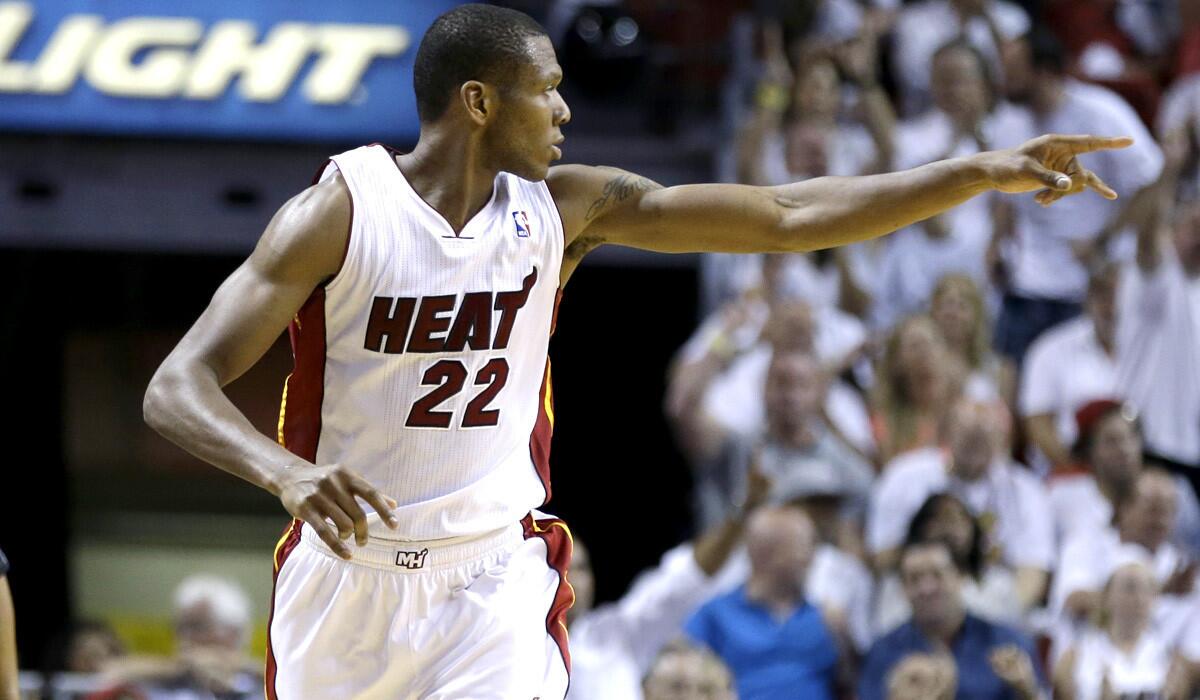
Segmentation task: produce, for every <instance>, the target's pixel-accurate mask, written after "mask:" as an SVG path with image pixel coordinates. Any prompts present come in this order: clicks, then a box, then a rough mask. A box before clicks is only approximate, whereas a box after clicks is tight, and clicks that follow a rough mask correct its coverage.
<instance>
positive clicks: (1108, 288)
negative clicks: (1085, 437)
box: [1019, 265, 1118, 472]
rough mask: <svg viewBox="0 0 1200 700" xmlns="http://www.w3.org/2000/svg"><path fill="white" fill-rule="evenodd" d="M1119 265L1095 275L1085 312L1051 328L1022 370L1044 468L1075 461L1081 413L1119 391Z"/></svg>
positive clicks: (1038, 460)
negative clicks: (1089, 404) (1077, 422)
mask: <svg viewBox="0 0 1200 700" xmlns="http://www.w3.org/2000/svg"><path fill="white" fill-rule="evenodd" d="M1117 277H1118V273H1117V268H1116V267H1115V266H1113V265H1105V266H1103V267H1101V268H1099V269H1098V270H1096V271H1095V272H1093V273H1092V276H1091V279H1090V281H1089V283H1088V294H1087V302H1086V305H1085V312H1086V313H1085V314H1084V315H1083V316H1080V317H1078V318H1075V319H1072V320H1070V321H1066V322H1065V323H1062V324H1060V325H1058V326H1055V327H1054V328H1052V329H1050V330H1049V331H1047V332H1046V333H1045V334H1043V335H1042V336H1041V337H1039V338H1038V339H1037V341H1036V342H1034V344H1033V345H1032V346H1031V347H1030V349H1029V355H1028V357H1027V358H1026V361H1025V365H1024V367H1023V369H1022V376H1021V388H1020V401H1019V405H1020V411H1021V418H1022V421H1023V424H1024V427H1025V432H1026V434H1027V435H1028V436H1029V440H1030V442H1031V443H1032V444H1033V446H1035V447H1036V448H1037V451H1036V452H1035V453H1034V454H1033V455H1032V457H1031V459H1032V461H1033V464H1034V465H1035V467H1036V468H1037V469H1038V471H1042V472H1045V471H1049V470H1062V469H1066V468H1068V467H1069V466H1070V464H1071V453H1070V449H1069V448H1070V445H1071V443H1073V442H1074V441H1075V412H1076V411H1078V410H1079V409H1080V408H1082V407H1083V405H1084V404H1086V403H1087V402H1089V401H1093V400H1096V399H1103V398H1110V397H1112V396H1115V395H1116V388H1117V386H1116V385H1117V377H1116V374H1117V367H1116V357H1115V353H1116V325H1117V318H1116V315H1117V308H1116V290H1117Z"/></svg>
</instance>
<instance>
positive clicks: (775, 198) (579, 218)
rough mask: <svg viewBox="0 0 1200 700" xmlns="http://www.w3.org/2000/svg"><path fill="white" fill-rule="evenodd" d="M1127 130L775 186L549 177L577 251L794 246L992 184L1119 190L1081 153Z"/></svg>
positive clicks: (581, 170)
mask: <svg viewBox="0 0 1200 700" xmlns="http://www.w3.org/2000/svg"><path fill="white" fill-rule="evenodd" d="M1130 143H1132V140H1131V139H1129V138H1125V137H1118V138H1106V137H1096V136H1040V137H1038V138H1036V139H1033V140H1031V141H1028V142H1026V143H1025V144H1023V145H1022V146H1020V147H1018V148H1015V149H1011V150H1004V151H987V152H984V153H979V154H976V155H973V156H968V157H965V158H955V159H951V160H942V161H938V162H935V163H930V164H928V165H923V166H920V167H918V168H913V169H912V170H906V171H903V172H897V173H887V174H883V175H866V176H861V177H822V178H816V179H813V180H806V181H804V182H798V183H794V184H790V185H781V186H778V187H753V186H748V185H728V184H711V185H682V186H678V187H667V188H664V187H661V186H660V185H658V184H656V183H654V182H652V181H650V180H647V179H645V178H642V177H639V176H637V175H633V174H631V173H628V172H625V171H622V170H617V169H613V168H595V167H588V166H572V165H566V166H559V167H556V168H553V169H551V171H550V175H549V177H548V178H547V184H548V185H549V186H550V188H551V191H552V192H553V194H554V196H555V201H556V202H558V204H559V207H560V209H561V211H562V214H563V220H564V225H565V226H566V229H567V237H568V241H569V242H570V245H569V246H568V251H567V252H568V255H567V261H566V262H565V265H564V273H565V274H569V270H570V269H571V265H572V262H573V261H577V258H578V257H580V256H581V255H582V253H584V252H586V251H587V250H588V249H590V248H593V247H595V246H597V245H600V244H602V243H615V244H618V245H627V246H632V247H636V248H645V249H648V250H656V251H661V252H668V253H678V252H694V251H718V252H733V253H751V252H797V251H808V250H816V249H820V248H829V247H832V246H838V245H843V244H846V243H853V242H855V241H861V240H865V239H868V238H874V237H876V236H881V235H883V234H885V233H889V232H891V231H895V230H896V229H899V228H902V227H904V226H907V225H909V224H912V223H914V222H917V221H920V220H922V219H926V218H928V217H930V216H933V215H935V214H938V213H940V212H943V211H945V210H947V209H949V208H951V207H953V206H955V205H958V204H960V203H962V202H964V201H966V200H967V199H970V198H971V197H973V196H975V195H977V194H980V193H982V192H985V191H988V190H1000V191H1002V192H1012V193H1018V192H1034V191H1036V192H1037V194H1036V195H1035V197H1036V198H1037V201H1038V202H1040V203H1042V204H1051V203H1053V202H1054V201H1056V200H1058V199H1059V198H1061V197H1063V196H1067V195H1071V194H1076V193H1078V192H1082V191H1083V190H1085V189H1088V188H1091V189H1093V190H1096V191H1097V192H1099V193H1100V194H1101V195H1103V196H1104V197H1107V198H1109V199H1113V198H1115V197H1116V193H1115V192H1113V191H1112V190H1110V189H1109V188H1108V186H1107V185H1105V184H1104V183H1103V182H1101V181H1100V179H1099V178H1098V177H1097V176H1096V175H1095V174H1094V173H1092V172H1091V171H1089V170H1087V169H1085V168H1083V167H1082V166H1080V164H1079V162H1078V161H1077V160H1076V156H1077V155H1079V154H1081V153H1087V152H1090V151H1098V150H1104V149H1112V148H1124V147H1125V146H1128V145H1129V144H1130Z"/></svg>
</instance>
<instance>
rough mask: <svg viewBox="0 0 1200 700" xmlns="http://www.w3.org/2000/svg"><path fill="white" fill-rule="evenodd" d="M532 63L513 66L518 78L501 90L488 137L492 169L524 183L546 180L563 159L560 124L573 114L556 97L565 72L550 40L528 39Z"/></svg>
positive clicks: (488, 130) (488, 151)
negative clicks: (524, 181)
mask: <svg viewBox="0 0 1200 700" xmlns="http://www.w3.org/2000/svg"><path fill="white" fill-rule="evenodd" d="M528 55H529V60H528V61H527V62H526V63H525V64H523V65H520V66H513V71H514V73H515V75H513V76H512V78H511V80H510V82H509V83H508V84H507V86H505V88H504V89H502V90H500V105H499V109H498V110H497V112H496V116H495V120H494V121H493V122H492V123H491V124H489V125H488V129H487V131H486V132H485V133H484V139H485V140H486V145H487V149H486V152H487V153H489V154H490V155H491V158H492V163H491V165H492V166H493V167H494V168H495V169H497V170H504V171H506V172H510V173H513V174H514V175H519V176H520V177H523V178H525V179H526V180H531V181H538V180H542V179H545V177H546V173H547V172H548V171H549V170H550V164H551V163H552V162H553V161H556V160H558V159H559V158H561V157H562V151H561V150H560V148H559V146H560V144H562V142H563V134H562V125H563V124H566V123H567V122H568V121H570V120H571V110H570V108H568V107H567V103H566V102H565V101H564V100H563V98H562V95H560V94H559V93H558V84H559V83H560V82H562V68H560V67H559V65H558V60H557V59H556V58H555V56H554V47H553V46H551V45H550V40H549V39H548V38H546V37H537V38H535V39H530V40H529V54H528Z"/></svg>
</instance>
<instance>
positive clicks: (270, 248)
mask: <svg viewBox="0 0 1200 700" xmlns="http://www.w3.org/2000/svg"><path fill="white" fill-rule="evenodd" d="M353 215H354V205H353V203H352V202H351V199H350V191H349V189H348V188H347V186H346V182H345V180H344V179H342V175H341V174H340V173H337V172H334V173H332V174H331V175H330V176H328V177H326V178H324V179H322V180H321V181H320V182H317V183H316V184H313V185H310V186H309V187H307V188H305V189H304V190H302V191H300V192H299V193H298V194H296V195H295V196H294V197H292V198H291V199H289V200H288V201H287V202H286V203H284V205H283V206H282V207H280V208H279V211H278V212H276V213H275V217H274V218H273V219H271V223H270V224H269V225H268V226H267V230H266V232H265V233H263V236H262V238H261V239H260V240H259V243H258V246H257V247H256V248H255V252H254V257H255V258H256V259H258V260H259V261H260V262H261V263H262V264H265V265H269V266H271V267H274V268H283V269H296V270H311V271H315V272H316V273H318V274H320V275H324V276H332V275H333V274H335V273H336V272H337V271H338V269H339V268H340V267H341V263H342V257H343V255H344V253H345V251H346V247H347V243H348V241H349V237H350V227H351V224H352V221H353Z"/></svg>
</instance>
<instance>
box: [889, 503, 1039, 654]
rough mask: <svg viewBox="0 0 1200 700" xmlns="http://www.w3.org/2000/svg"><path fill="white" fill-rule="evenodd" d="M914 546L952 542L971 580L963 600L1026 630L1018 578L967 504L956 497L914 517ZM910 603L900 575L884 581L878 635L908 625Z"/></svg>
mask: <svg viewBox="0 0 1200 700" xmlns="http://www.w3.org/2000/svg"><path fill="white" fill-rule="evenodd" d="M907 539H908V541H912V542H924V541H928V540H940V541H943V542H946V543H947V544H948V545H949V546H950V549H951V551H952V553H953V554H954V561H955V564H957V565H958V568H959V569H960V570H961V571H962V572H963V574H964V575H965V580H964V585H963V591H962V594H963V600H964V602H965V603H966V606H967V608H968V609H969V610H970V611H971V612H972V613H974V614H976V615H978V616H980V617H984V618H987V619H989V620H991V621H993V622H1002V623H1004V624H1007V625H1010V626H1015V627H1021V626H1022V625H1023V620H1022V608H1021V601H1020V598H1019V596H1018V595H1017V588H1016V577H1015V576H1014V574H1013V572H1012V570H1011V569H1009V568H1007V567H1006V566H1004V565H1003V564H1002V563H1001V562H1000V557H999V556H998V554H996V553H994V552H993V551H992V549H991V548H990V547H989V543H988V541H987V537H986V535H985V533H984V529H983V526H982V525H981V524H980V522H979V520H978V519H977V518H976V517H975V516H974V515H972V514H971V511H970V510H968V508H967V506H966V504H964V503H963V502H962V501H960V500H959V499H958V498H957V497H956V496H954V495H953V494H950V493H937V494H934V495H932V496H930V497H929V498H928V499H926V501H925V503H924V504H923V505H922V506H921V509H920V510H918V511H917V514H916V515H914V516H913V519H912V524H911V525H910V526H909V530H908V537H907ZM908 616H909V608H908V602H907V601H906V600H905V598H904V591H903V590H902V589H901V587H900V582H899V580H898V579H897V578H896V577H895V576H894V575H888V576H885V577H884V578H883V579H882V580H881V581H880V588H879V593H878V596H877V602H876V610H875V629H876V631H877V632H879V633H886V632H887V631H889V630H890V629H892V628H893V627H895V626H896V625H898V624H900V623H902V622H904V621H905V620H906V619H908Z"/></svg>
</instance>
